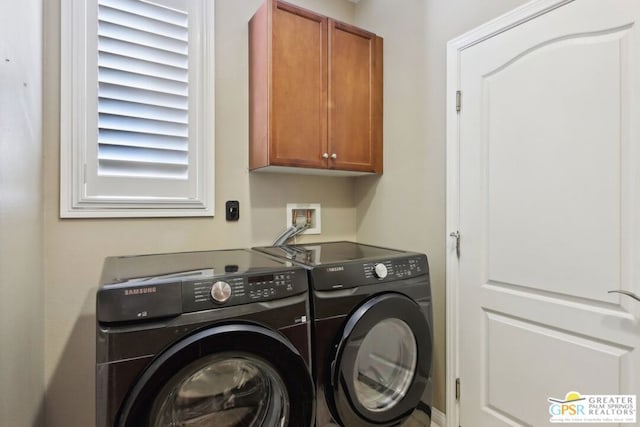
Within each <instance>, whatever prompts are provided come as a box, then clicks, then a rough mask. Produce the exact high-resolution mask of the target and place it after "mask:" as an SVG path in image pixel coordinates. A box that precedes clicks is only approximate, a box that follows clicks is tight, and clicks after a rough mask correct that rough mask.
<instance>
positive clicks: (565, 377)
mask: <svg viewBox="0 0 640 427" xmlns="http://www.w3.org/2000/svg"><path fill="white" fill-rule="evenodd" d="M638 18H640V5H639V4H638V3H637V2H633V1H619V2H616V7H615V8H612V7H610V5H607V4H605V2H600V1H597V0H581V1H574V2H570V3H568V4H565V5H563V6H560V7H558V8H556V9H553V10H551V11H548V12H546V13H544V14H541V15H540V16H537V17H535V18H534V19H532V20H528V21H526V22H523V23H520V24H519V25H516V26H514V27H512V28H508V29H507V30H505V31H503V32H500V33H498V34H497V35H494V36H492V37H490V38H487V39H486V40H483V41H481V42H479V43H477V44H474V45H472V46H471V47H469V48H467V49H465V50H462V52H461V54H460V58H459V73H460V74H459V75H460V77H459V87H460V90H461V92H462V99H463V105H462V110H461V112H460V114H459V116H458V119H459V187H458V188H457V189H456V190H457V191H458V196H459V218H458V220H459V224H458V227H459V230H460V234H461V245H462V246H461V253H460V258H459V261H458V279H459V286H460V292H459V295H460V300H459V310H460V311H459V312H460V315H459V322H460V324H459V347H458V350H459V357H460V360H459V375H460V378H461V384H462V392H461V400H460V407H459V408H460V425H462V426H474V427H495V426H502V425H510V426H529V425H532V426H540V425H547V424H548V423H549V418H550V415H549V402H548V401H547V399H548V398H549V397H559V398H563V397H564V396H565V394H566V393H568V392H569V391H577V392H579V393H581V394H614V395H617V394H639V392H640V372H639V371H638V367H639V366H640V356H639V352H640V326H638V325H639V324H640V323H639V322H640V303H637V302H635V301H633V300H631V299H629V298H626V297H619V296H613V295H612V294H608V293H607V291H608V290H612V289H623V290H629V291H633V292H635V293H636V294H640V277H639V276H638V267H637V266H638V265H640V258H639V256H640V234H639V232H640V203H639V196H638V194H640V179H639V178H640V140H639V137H640V132H638V123H637V120H635V122H633V121H632V120H631V119H630V118H631V117H636V118H637V117H639V113H640V109H639V107H640V96H639V94H638V87H637V81H636V80H637V77H636V76H637V75H638V72H639V71H640V68H639V67H638V56H639V53H638V52H639V51H640V33H639V29H638V23H637V20H638ZM622 298H624V299H622ZM479 350H480V351H479Z"/></svg>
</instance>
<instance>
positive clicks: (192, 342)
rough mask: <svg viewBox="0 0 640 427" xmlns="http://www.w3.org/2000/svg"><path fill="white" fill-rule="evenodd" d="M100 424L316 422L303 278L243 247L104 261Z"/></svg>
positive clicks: (265, 425) (161, 426) (157, 426)
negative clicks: (242, 248)
mask: <svg viewBox="0 0 640 427" xmlns="http://www.w3.org/2000/svg"><path fill="white" fill-rule="evenodd" d="M101 282H102V285H101V287H100V288H99V290H98V293H97V322H96V325H97V326H96V344H97V348H96V359H97V361H96V362H97V363H96V413H97V417H96V418H97V419H96V424H97V426H98V427H107V426H108V427H114V426H118V427H165V426H167V427H168V426H193V427H196V426H215V427H236V426H237V427H240V426H242V427H247V426H255V427H284V426H289V427H300V426H311V425H313V423H314V421H313V420H314V412H315V398H314V395H315V389H314V385H313V380H312V374H311V358H310V357H311V354H310V347H311V341H310V328H311V326H310V321H309V319H310V312H309V309H310V307H309V292H308V283H307V274H306V271H305V270H304V269H303V268H301V267H299V266H295V265H292V264H291V263H289V262H286V261H282V260H275V259H271V258H269V257H266V256H264V255H262V254H258V253H255V252H252V251H249V250H224V251H203V252H188V253H173V254H158V255H143V256H127V257H110V258H108V259H106V261H105V263H104V267H103V273H102V279H101Z"/></svg>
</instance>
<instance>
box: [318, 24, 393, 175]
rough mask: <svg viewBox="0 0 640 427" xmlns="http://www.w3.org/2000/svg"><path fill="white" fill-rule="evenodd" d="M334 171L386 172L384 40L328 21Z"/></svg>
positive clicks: (332, 164) (331, 149) (330, 139)
mask: <svg viewBox="0 0 640 427" xmlns="http://www.w3.org/2000/svg"><path fill="white" fill-rule="evenodd" d="M329 43H330V52H329V151H330V154H331V155H332V157H331V159H330V160H329V167H330V168H332V169H345V170H358V171H365V172H378V173H381V172H382V133H381V131H382V93H380V90H381V88H382V39H381V38H379V37H377V36H376V35H375V34H372V33H369V32H366V31H364V30H361V29H358V28H354V27H352V26H350V25H346V24H342V23H340V22H336V21H333V20H329Z"/></svg>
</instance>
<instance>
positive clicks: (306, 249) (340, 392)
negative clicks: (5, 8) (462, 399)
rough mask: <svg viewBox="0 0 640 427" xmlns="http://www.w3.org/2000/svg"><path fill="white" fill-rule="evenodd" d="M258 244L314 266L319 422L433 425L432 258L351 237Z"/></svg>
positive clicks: (362, 426) (346, 426)
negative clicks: (348, 240) (291, 243)
mask: <svg viewBox="0 0 640 427" xmlns="http://www.w3.org/2000/svg"><path fill="white" fill-rule="evenodd" d="M255 250H258V251H261V252H264V253H267V254H270V255H272V256H277V257H279V258H281V259H286V260H289V261H292V262H295V263H299V264H300V265H302V266H304V267H305V268H306V269H307V270H308V274H309V284H310V286H311V295H312V316H313V324H314V327H313V342H314V346H313V359H314V379H315V382H316V387H317V390H316V395H317V416H316V426H318V427H328V426H336V425H339V426H343V427H373V426H378V427H379V426H399V425H402V426H406V427H409V426H411V427H414V426H429V425H430V422H431V405H432V383H431V372H430V371H431V358H432V353H433V350H432V333H433V328H432V306H431V288H430V281H429V267H428V263H427V257H426V256H425V255H424V254H419V253H414V252H406V251H399V250H394V249H388V248H382V247H377V246H370V245H363V244H358V243H353V242H329V243H313V244H303V245H288V246H277V247H262V248H255Z"/></svg>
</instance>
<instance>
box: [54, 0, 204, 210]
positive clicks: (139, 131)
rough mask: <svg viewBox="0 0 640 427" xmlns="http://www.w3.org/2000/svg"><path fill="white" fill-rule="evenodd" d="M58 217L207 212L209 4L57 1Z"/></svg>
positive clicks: (164, 0)
mask: <svg viewBox="0 0 640 427" xmlns="http://www.w3.org/2000/svg"><path fill="white" fill-rule="evenodd" d="M61 40H62V45H61V155H60V158H61V161H60V167H61V173H60V177H61V189H60V215H61V217H142V216H212V215H213V175H214V174H213V164H214V160H213V156H214V150H213V136H214V132H213V118H214V112H213V105H214V83H213V82H214V78H213V2H212V1H207V0H152V1H142V0H63V1H62V37H61Z"/></svg>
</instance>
